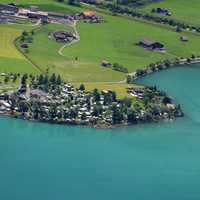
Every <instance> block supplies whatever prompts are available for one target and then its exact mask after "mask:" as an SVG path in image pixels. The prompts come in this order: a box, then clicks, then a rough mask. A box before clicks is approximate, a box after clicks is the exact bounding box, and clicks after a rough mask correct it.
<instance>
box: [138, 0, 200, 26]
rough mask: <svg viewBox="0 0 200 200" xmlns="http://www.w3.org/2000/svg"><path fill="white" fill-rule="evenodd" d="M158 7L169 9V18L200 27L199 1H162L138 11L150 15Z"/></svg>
mask: <svg viewBox="0 0 200 200" xmlns="http://www.w3.org/2000/svg"><path fill="white" fill-rule="evenodd" d="M158 7H160V8H167V9H169V10H170V11H171V12H172V16H171V17H169V18H172V19H173V18H174V19H177V20H180V21H182V22H187V23H191V24H194V25H200V12H199V10H200V1H199V0H189V1H188V0H163V1H161V2H157V3H152V4H149V5H147V6H145V7H143V8H141V9H140V10H141V11H145V12H148V13H151V10H152V9H153V8H158ZM158 16H159V15H158ZM160 16H162V15H160Z"/></svg>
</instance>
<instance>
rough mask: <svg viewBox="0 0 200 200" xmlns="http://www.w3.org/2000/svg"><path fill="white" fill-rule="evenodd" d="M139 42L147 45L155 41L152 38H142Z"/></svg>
mask: <svg viewBox="0 0 200 200" xmlns="http://www.w3.org/2000/svg"><path fill="white" fill-rule="evenodd" d="M140 42H141V43H143V44H145V45H148V46H150V45H153V44H155V43H157V42H156V41H153V40H150V39H147V38H144V39H142V40H140Z"/></svg>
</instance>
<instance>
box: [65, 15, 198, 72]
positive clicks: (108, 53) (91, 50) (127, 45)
mask: <svg viewBox="0 0 200 200" xmlns="http://www.w3.org/2000/svg"><path fill="white" fill-rule="evenodd" d="M104 17H105V19H106V21H107V22H106V23H102V24H89V23H83V22H82V23H79V24H78V31H79V32H80V37H81V40H80V42H79V43H76V44H74V45H72V46H70V47H67V48H65V50H64V53H65V55H66V58H68V59H71V60H72V59H73V58H74V57H75V56H77V57H79V62H80V63H84V62H85V63H87V64H88V66H89V65H90V66H91V68H92V66H100V63H101V60H103V59H106V60H108V61H110V62H111V63H114V62H118V63H120V64H122V65H124V66H125V67H127V68H128V69H129V71H130V72H132V71H134V70H136V69H138V68H141V67H144V66H145V65H147V64H149V63H151V62H156V61H159V60H164V59H167V58H174V57H176V56H188V55H191V54H192V53H194V54H199V53H200V46H199V43H200V37H199V36H195V35H193V34H190V33H185V34H184V33H182V34H179V33H177V32H174V31H172V30H170V29H166V28H162V27H159V26H156V25H151V24H148V23H142V22H137V21H134V20H129V19H125V18H121V17H113V16H108V15H107V16H104ZM181 35H186V36H187V37H188V38H189V40H190V41H189V42H188V43H183V42H181V41H180V36H181ZM142 38H150V39H152V40H156V41H160V42H162V43H163V44H165V46H166V48H167V53H165V54H162V53H158V52H151V51H148V50H145V49H143V48H141V47H138V46H137V45H135V44H136V43H137V42H138V41H139V40H140V39H142ZM77 65H79V63H77Z"/></svg>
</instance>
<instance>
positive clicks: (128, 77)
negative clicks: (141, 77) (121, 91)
mask: <svg viewBox="0 0 200 200" xmlns="http://www.w3.org/2000/svg"><path fill="white" fill-rule="evenodd" d="M126 82H127V83H128V84H130V83H131V82H132V77H131V75H128V76H127V77H126Z"/></svg>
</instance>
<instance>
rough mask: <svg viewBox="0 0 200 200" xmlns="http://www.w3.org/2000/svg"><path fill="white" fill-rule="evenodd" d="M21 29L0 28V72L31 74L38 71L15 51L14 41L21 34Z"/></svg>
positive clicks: (11, 27)
mask: <svg viewBox="0 0 200 200" xmlns="http://www.w3.org/2000/svg"><path fill="white" fill-rule="evenodd" d="M22 30H23V29H20V28H19V26H18V28H16V27H15V26H5V25H1V26H0V72H14V73H31V74H36V73H37V72H38V71H37V70H36V69H35V68H34V67H33V66H32V64H31V63H30V62H29V61H27V59H26V58H25V57H24V56H23V55H22V54H21V53H20V52H19V51H18V50H17V49H16V47H15V45H14V40H15V39H16V38H17V37H18V36H19V35H20V34H21V32H22Z"/></svg>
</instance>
